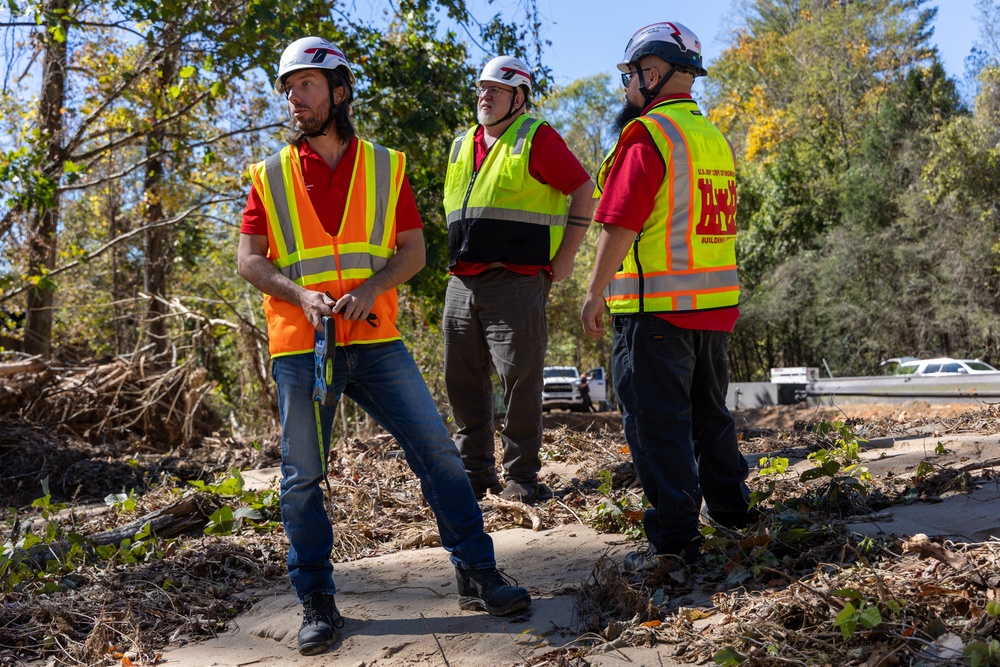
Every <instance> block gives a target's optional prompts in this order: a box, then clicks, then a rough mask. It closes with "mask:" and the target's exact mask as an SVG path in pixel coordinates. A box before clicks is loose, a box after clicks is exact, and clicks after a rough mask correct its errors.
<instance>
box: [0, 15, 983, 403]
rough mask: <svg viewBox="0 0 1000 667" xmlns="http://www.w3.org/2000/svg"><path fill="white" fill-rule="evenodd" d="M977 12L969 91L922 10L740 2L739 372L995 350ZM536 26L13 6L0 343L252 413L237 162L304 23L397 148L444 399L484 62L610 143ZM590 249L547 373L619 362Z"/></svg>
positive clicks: (271, 116) (431, 352)
mask: <svg viewBox="0 0 1000 667" xmlns="http://www.w3.org/2000/svg"><path fill="white" fill-rule="evenodd" d="M976 7H977V11H978V14H979V19H980V20H979V23H980V25H981V31H980V34H979V35H978V36H977V38H976V39H975V40H974V46H975V48H974V49H973V50H972V51H971V55H970V58H969V59H968V60H967V70H968V72H969V74H968V80H967V81H965V82H964V85H966V86H967V87H971V88H972V89H973V92H972V93H970V94H968V95H966V96H965V97H963V96H962V95H960V94H959V92H958V91H959V89H960V86H961V85H963V82H961V81H957V80H955V79H952V78H950V77H949V76H948V75H947V74H946V73H945V71H944V69H943V67H942V66H941V63H940V60H939V58H938V54H937V52H936V50H935V49H934V47H933V45H932V31H931V29H930V26H931V24H932V21H933V19H934V16H935V11H936V9H934V8H933V7H931V6H929V3H928V0H853V1H850V0H842V1H840V2H833V3H831V2H828V1H825V0H823V1H821V0H746V1H745V2H742V3H741V4H740V6H739V10H738V11H739V12H740V15H739V21H737V23H738V24H739V28H738V29H737V30H736V32H734V33H733V35H732V39H731V43H730V44H729V46H728V48H726V49H725V51H724V52H723V53H722V55H721V56H720V57H719V58H718V59H716V60H715V61H714V62H711V63H710V67H709V70H710V76H709V78H708V79H706V80H705V81H706V83H705V87H704V92H703V93H701V94H700V95H699V101H700V102H701V103H702V104H703V106H704V107H705V108H706V109H707V111H708V113H709V115H710V117H711V119H712V120H713V121H714V122H716V123H717V124H718V125H719V126H720V128H721V129H722V130H723V132H724V133H725V134H726V135H727V136H728V137H729V139H730V141H731V142H732V144H733V146H734V149H735V150H736V153H737V156H738V163H739V167H738V169H739V171H738V183H739V197H740V199H739V214H738V215H739V217H738V221H739V227H740V234H739V237H738V241H737V250H738V257H739V259H740V262H741V266H740V270H741V283H742V286H743V297H742V299H741V306H740V307H741V311H742V313H743V315H742V317H741V318H740V321H739V322H738V324H737V328H736V330H735V332H734V334H733V342H732V345H731V350H730V355H731V359H730V368H731V372H732V379H733V380H754V379H766V377H767V372H768V369H769V368H771V367H773V366H789V365H794V366H798V365H808V366H821V365H822V364H823V363H825V364H826V365H828V366H829V367H830V368H831V370H832V372H834V373H835V374H837V375H854V374H866V373H870V372H873V371H875V370H876V369H877V367H878V363H879V361H880V360H881V359H884V358H886V357H891V356H900V355H914V356H927V355H936V354H947V355H953V356H963V357H964V356H969V357H983V358H987V359H990V358H994V361H995V360H996V358H995V357H997V356H1000V355H997V345H998V344H1000V326H998V320H997V308H998V305H1000V277H998V274H997V268H998V266H1000V262H998V257H997V253H998V252H1000V238H998V223H1000V220H998V198H1000V131H998V129H997V128H998V127H1000V40H998V35H1000V4H998V3H997V2H996V0H977V2H976ZM525 16H527V17H528V19H527V20H525V18H524V17H525ZM542 18H543V17H541V16H540V15H539V12H538V10H537V7H536V6H535V3H534V2H531V0H524V1H523V2H521V3H519V6H518V11H517V16H516V17H515V18H510V17H505V16H504V15H503V14H502V13H497V14H495V15H493V16H489V17H485V18H483V17H476V16H473V15H472V14H471V13H470V11H469V9H468V8H467V7H466V4H465V2H464V0H435V1H431V0H405V1H403V2H399V3H398V4H396V5H393V6H390V7H388V8H387V9H386V13H385V15H384V16H383V17H381V19H379V20H377V21H361V20H358V19H357V18H356V17H353V16H351V14H350V13H349V11H348V10H347V9H346V8H344V7H341V6H340V5H337V4H332V5H331V4H330V3H322V2H315V1H314V0H258V1H257V2H254V3H250V2H247V1H246V0H212V1H210V2H209V1H208V0H187V1H184V2H180V1H174V0H168V1H166V2H162V1H157V2H151V1H149V0H94V1H93V2H85V1H84V0H36V1H34V2H24V1H19V0H10V1H9V2H8V3H7V9H6V13H5V14H3V15H0V19H2V20H0V29H2V34H3V39H4V47H5V51H6V52H7V57H6V60H5V61H4V66H5V71H4V77H3V87H2V90H0V148H2V150H0V215H2V217H0V244H2V247H3V253H2V257H0V308H2V310H3V315H0V336H3V338H0V343H2V342H3V341H7V342H8V343H10V342H12V341H13V340H15V339H16V341H17V345H18V346H20V347H21V348H22V349H23V351H24V352H26V353H30V354H41V355H43V356H50V355H55V356H63V357H66V356H76V357H80V358H93V357H99V356H101V355H122V354H135V353H139V352H142V353H144V354H149V355H152V356H153V357H154V358H156V359H158V360H160V361H161V362H162V363H176V362H177V360H178V359H179V358H184V359H187V358H190V357H192V356H195V357H197V358H198V359H199V362H200V363H202V364H203V365H204V366H205V368H206V369H207V370H208V372H209V375H210V377H211V378H212V379H213V380H214V381H215V382H216V383H217V385H218V390H217V392H216V394H217V398H218V399H219V400H221V401H223V402H224V403H226V404H228V405H232V406H236V407H237V408H240V406H243V408H245V409H246V410H248V411H252V410H253V408H254V407H255V406H257V407H259V406H260V400H259V397H260V395H261V393H266V392H267V384H268V383H267V360H266V352H265V351H264V350H265V349H266V348H265V347H263V346H262V340H261V336H262V334H261V330H262V329H263V327H262V319H261V313H260V305H259V301H260V299H259V295H258V294H256V293H255V291H254V290H253V289H252V288H250V287H249V286H248V285H246V284H245V283H243V281H242V280H240V279H239V277H238V276H237V275H236V271H235V249H236V244H237V236H238V233H239V221H240V211H241V210H242V206H243V203H244V201H245V197H246V192H247V189H248V187H249V181H248V180H247V177H246V166H247V165H248V164H250V163H252V162H254V161H257V160H260V159H262V158H263V157H265V156H266V155H268V154H269V153H270V152H272V151H273V150H275V149H277V148H278V147H279V146H280V145H281V142H282V140H283V133H284V132H285V129H286V118H285V113H284V109H283V107H282V105H281V104H280V99H279V98H278V97H277V95H276V94H275V93H274V92H273V90H271V86H272V82H273V76H274V73H275V70H276V67H277V61H278V57H279V56H280V53H281V50H282V49H283V47H284V46H285V45H286V44H288V43H289V42H291V41H292V40H294V39H296V38H298V37H300V36H303V35H306V34H322V35H323V36H325V37H327V38H329V39H331V40H332V41H333V42H335V43H337V44H338V45H340V46H341V47H342V48H343V49H344V50H345V51H346V52H347V53H348V55H349V59H351V60H352V62H353V63H355V64H356V65H357V66H358V68H359V70H360V73H359V79H360V85H359V90H358V95H357V101H356V103H355V106H354V115H355V120H356V122H357V125H358V126H359V132H360V134H362V136H367V137H371V138H373V139H374V140H376V141H378V142H380V143H383V144H385V145H387V146H391V147H393V148H398V149H400V150H403V151H404V152H406V153H407V155H408V156H409V159H408V173H409V175H410V179H411V183H412V185H413V188H414V192H415V194H416V197H417V201H418V205H419V207H420V211H421V214H422V216H423V217H424V222H425V226H426V229H425V236H426V238H427V246H428V266H427V268H425V269H424V271H422V272H421V273H420V274H418V276H417V277H416V278H415V279H414V280H413V281H411V283H410V284H409V285H407V286H406V287H405V288H403V290H402V291H401V296H402V299H401V326H402V327H403V328H404V335H405V336H406V338H407V340H408V342H409V344H410V345H411V347H412V348H413V351H414V356H415V357H416V358H417V361H418V363H420V364H421V367H422V368H424V369H425V373H426V375H427V379H428V382H429V384H430V385H431V389H432V391H434V392H435V395H443V390H441V378H440V377H439V376H440V368H441V363H440V332H439V330H438V323H439V320H440V312H441V299H442V298H443V296H442V295H443V293H444V284H445V280H446V273H445V264H446V257H447V247H446V246H447V243H446V230H445V226H444V221H443V216H442V214H441V191H442V185H443V177H444V171H445V163H446V151H447V147H448V145H449V143H450V139H451V137H453V136H454V135H455V134H456V133H457V132H458V131H460V130H461V129H463V128H465V127H467V126H468V125H470V124H471V123H473V122H474V99H473V95H472V88H473V86H474V83H475V77H476V73H477V71H478V70H477V67H478V66H479V65H481V64H482V62H484V61H485V60H486V59H487V58H488V57H489V56H490V55H494V54H497V53H511V54H515V55H518V56H520V57H522V58H525V59H526V60H528V62H529V63H530V64H532V66H533V67H534V68H535V76H536V82H537V83H538V84H539V85H537V86H536V87H537V88H538V91H537V92H536V95H535V101H536V103H538V108H537V109H536V110H535V111H536V112H537V114H538V115H539V116H540V117H542V118H545V119H547V120H549V121H550V122H552V124H553V125H554V126H555V127H556V128H557V129H558V130H559V131H560V132H561V133H562V134H563V136H564V137H565V138H566V140H567V143H568V144H569V145H570V147H571V148H572V149H573V150H574V152H575V153H576V154H577V155H578V157H580V159H581V161H582V162H583V163H584V165H585V166H586V167H587V168H588V169H589V170H590V171H591V173H592V174H593V173H596V170H597V167H598V166H599V164H600V161H601V159H602V158H603V156H604V154H605V152H606V151H607V150H608V149H609V148H610V146H611V145H612V144H613V142H614V139H615V137H614V136H612V135H611V134H610V121H611V119H612V118H613V117H614V115H615V112H616V111H617V109H618V107H619V106H620V103H621V92H620V90H618V89H616V88H615V87H613V86H612V84H611V82H610V78H609V77H607V76H595V77H591V78H588V79H583V80H580V81H576V82H574V83H572V84H571V85H569V86H567V87H566V88H563V89H556V88H555V87H553V86H551V85H549V83H548V82H549V79H550V75H551V72H550V71H549V69H548V68H547V67H546V66H545V50H544V47H545V42H544V34H543V31H542V28H541V26H542V25H543V20H542ZM442 22H444V23H445V26H452V28H451V29H445V26H443V25H442ZM709 29H713V27H711V26H705V27H704V28H703V30H709ZM456 31H461V34H459V33H458V32H456ZM970 37H971V36H970ZM467 42H472V46H471V47H470V46H469V45H468V44H467ZM590 234H591V236H590V237H588V238H589V241H588V242H587V243H586V244H585V246H584V249H583V250H582V251H581V256H580V258H579V260H578V262H577V268H576V272H575V273H574V275H573V277H572V278H571V279H570V280H567V281H565V282H564V283H561V284H559V285H557V286H556V288H555V289H554V290H553V294H552V298H551V303H550V307H549V319H550V329H551V343H550V353H549V358H550V363H553V364H556V363H558V364H577V365H580V366H584V367H590V366H591V365H604V366H608V365H609V364H608V355H609V350H608V343H607V341H600V342H599V341H592V340H588V339H585V338H584V337H583V336H582V333H581V329H580V325H579V321H578V314H579V306H580V302H581V296H582V293H583V290H584V288H585V286H586V281H587V277H588V272H589V269H590V263H591V262H592V255H593V246H594V245H595V244H596V234H597V230H596V229H592V230H591V232H590ZM243 408H240V409H241V410H242V409H243Z"/></svg>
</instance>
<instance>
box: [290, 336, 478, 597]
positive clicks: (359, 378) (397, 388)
mask: <svg viewBox="0 0 1000 667" xmlns="http://www.w3.org/2000/svg"><path fill="white" fill-rule="evenodd" d="M271 372H272V375H273V376H274V380H275V382H276V383H277V385H278V416H279V418H280V420H281V520H282V523H284V526H285V534H286V535H287V536H288V543H289V547H288V575H289V578H290V579H291V582H292V587H293V588H294V589H295V592H296V594H298V596H299V599H300V600H303V601H304V600H305V599H306V598H308V597H309V596H310V595H312V594H313V593H336V590H337V588H336V585H335V584H334V582H333V564H332V563H331V561H330V555H331V552H332V550H333V526H332V525H331V523H330V518H329V516H327V513H326V508H325V507H324V505H323V488H322V483H323V479H324V477H325V475H326V461H327V457H328V455H329V451H330V432H331V427H332V426H333V416H334V410H335V407H334V406H328V407H322V408H319V419H318V420H317V414H316V409H317V407H318V404H317V403H314V402H313V400H312V386H313V355H312V354H311V353H310V354H296V355H289V356H284V357H276V358H275V359H274V360H273V361H272V364H271ZM334 377H335V380H334V392H335V395H336V396H337V399H338V400H339V399H340V396H341V395H346V396H349V397H350V398H351V399H353V400H354V401H355V402H356V403H357V404H358V405H360V406H361V407H362V409H364V411H365V412H367V413H368V414H369V415H371V416H372V418H374V419H375V421H376V422H378V423H379V425H380V426H381V427H382V428H384V429H385V430H386V431H388V432H389V433H390V434H392V436H393V437H394V438H396V441H397V442H399V444H400V446H401V447H402V448H403V453H404V454H405V456H406V462H407V463H408V464H409V466H410V469H411V470H413V472H414V473H416V475H417V477H418V478H419V479H420V487H421V489H422V491H423V494H424V498H425V499H426V500H427V503H428V504H429V505H430V507H431V509H432V510H433V511H434V516H435V518H436V519H437V525H438V531H439V533H440V535H441V545H442V546H443V547H444V548H445V550H446V551H448V553H449V554H451V561H452V563H453V564H454V565H455V566H456V567H463V568H466V569H480V568H490V567H496V561H495V560H494V554H493V540H492V539H491V538H490V536H489V535H487V534H486V533H485V532H484V531H483V514H482V510H480V508H479V504H478V503H477V502H476V498H475V496H474V495H473V493H472V486H471V485H470V484H469V479H468V477H467V476H466V474H465V468H464V466H463V465H462V459H461V457H460V456H459V454H458V449H457V448H456V447H455V444H454V443H453V442H452V440H451V438H450V437H449V435H448V429H447V427H445V425H444V422H443V421H442V420H441V416H440V415H439V414H438V412H437V407H436V406H435V405H434V399H433V398H432V397H431V394H430V392H429V391H428V389H427V385H426V384H425V383H424V379H423V376H422V375H421V374H420V370H419V369H418V368H417V365H416V363H414V361H413V358H412V357H411V356H410V353H409V352H408V351H407V349H406V346H405V345H404V344H403V342H402V341H393V342H390V343H377V344H371V345H349V346H346V347H338V348H337V353H336V357H335V359H334ZM317 421H318V422H319V424H320V427H321V429H322V438H321V437H320V434H319V433H318V432H317Z"/></svg>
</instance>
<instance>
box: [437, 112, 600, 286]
mask: <svg viewBox="0 0 1000 667" xmlns="http://www.w3.org/2000/svg"><path fill="white" fill-rule="evenodd" d="M474 145H475V158H474V159H475V164H476V169H479V167H480V166H482V164H483V160H485V159H486V153H487V150H488V149H487V148H486V135H485V132H484V131H483V126H482V125H480V126H479V127H478V128H476V135H475V144H474ZM528 173H529V174H531V177H532V178H534V179H535V180H536V181H538V182H539V183H546V184H548V185H551V186H552V187H554V188H555V189H556V190H558V191H559V192H561V193H563V194H564V195H568V194H569V193H571V192H573V190H576V189H577V188H578V187H580V186H581V185H583V184H584V183H586V182H587V181H588V180H590V174H588V173H587V170H586V169H584V168H583V165H582V164H580V161H579V160H577V159H576V156H575V155H573V151H571V150H570V149H569V146H567V145H566V142H565V141H564V140H563V138H562V137H561V136H559V133H558V132H556V131H555V130H554V129H552V127H551V126H549V125H542V126H541V127H539V128H538V129H537V130H535V136H534V137H533V138H532V140H531V153H530V154H529V155H528ZM490 266H492V264H490V263H488V262H485V263H484V262H463V261H461V260H459V261H458V262H456V263H455V266H453V267H451V273H452V274H454V275H458V276H474V275H476V274H479V273H482V272H483V271H485V270H487V269H488V268H490ZM504 268H506V269H507V270H509V271H513V272H514V273H521V274H524V275H528V276H534V275H537V274H538V272H539V271H541V270H542V269H546V270H547V267H543V266H527V265H524V264H504Z"/></svg>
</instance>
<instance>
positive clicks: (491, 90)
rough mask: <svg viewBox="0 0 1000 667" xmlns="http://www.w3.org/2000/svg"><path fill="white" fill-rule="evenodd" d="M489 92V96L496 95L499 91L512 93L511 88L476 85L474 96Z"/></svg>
mask: <svg viewBox="0 0 1000 667" xmlns="http://www.w3.org/2000/svg"><path fill="white" fill-rule="evenodd" d="M487 93H489V96H490V97H496V96H497V95H499V94H500V93H511V94H512V95H513V94H514V91H513V89H511V88H501V87H500V86H476V97H482V96H483V95H486V94H487Z"/></svg>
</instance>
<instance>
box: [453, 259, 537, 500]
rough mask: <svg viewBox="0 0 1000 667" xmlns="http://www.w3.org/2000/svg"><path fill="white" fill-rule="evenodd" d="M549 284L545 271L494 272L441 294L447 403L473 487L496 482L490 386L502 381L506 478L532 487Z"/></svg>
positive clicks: (456, 282)
mask: <svg viewBox="0 0 1000 667" xmlns="http://www.w3.org/2000/svg"><path fill="white" fill-rule="evenodd" d="M551 285H552V281H551V280H550V278H549V276H548V274H547V273H546V272H544V271H542V272H541V273H539V274H538V275H537V276H525V275H520V274H517V273H513V272H511V271H507V270H506V269H492V270H489V271H486V272H485V273H481V274H479V275H476V276H452V277H451V280H450V281H449V282H448V291H447V293H446V295H445V304H444V317H443V318H442V322H441V329H442V330H443V331H444V376H445V384H446V386H447V389H448V402H449V403H451V409H452V412H453V414H454V416H455V424H456V425H457V426H458V433H457V434H456V436H455V444H456V445H458V449H459V451H460V452H461V453H462V461H463V462H464V464H465V470H466V472H468V474H469V478H470V480H471V481H472V486H473V488H475V489H477V490H484V489H486V488H488V487H489V486H491V485H493V484H495V483H496V481H497V473H496V461H495V459H494V455H493V450H494V444H493V433H494V429H495V427H496V425H495V424H494V414H493V382H492V381H491V379H490V375H491V373H492V372H493V370H494V369H495V370H496V372H497V375H498V376H499V378H500V388H501V390H502V391H503V402H504V406H505V407H506V415H505V416H504V418H503V423H502V424H501V425H499V426H500V428H499V430H500V438H501V440H502V441H503V468H504V471H505V473H506V477H507V479H509V480H514V481H517V482H521V483H524V484H527V485H532V484H535V483H536V482H537V479H538V471H539V469H540V468H541V467H542V463H541V461H540V460H539V458H538V450H539V448H540V447H541V445H542V368H543V367H544V365H545V347H546V344H547V343H548V335H549V334H548V325H547V323H546V319H545V302H546V300H547V299H548V296H549V288H550V287H551Z"/></svg>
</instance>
